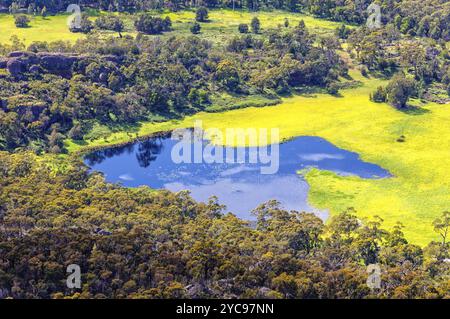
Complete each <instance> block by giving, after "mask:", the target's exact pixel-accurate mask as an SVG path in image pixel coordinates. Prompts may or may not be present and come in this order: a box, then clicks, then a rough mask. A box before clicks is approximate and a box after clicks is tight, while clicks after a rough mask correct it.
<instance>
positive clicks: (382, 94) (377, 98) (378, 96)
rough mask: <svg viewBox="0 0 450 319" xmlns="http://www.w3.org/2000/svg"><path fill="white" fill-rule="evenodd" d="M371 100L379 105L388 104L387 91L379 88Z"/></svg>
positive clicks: (371, 96)
mask: <svg viewBox="0 0 450 319" xmlns="http://www.w3.org/2000/svg"><path fill="white" fill-rule="evenodd" d="M370 100H371V101H373V102H377V103H382V102H386V90H385V89H384V88H383V87H382V86H379V87H378V88H377V90H376V91H375V92H373V94H371V95H370Z"/></svg>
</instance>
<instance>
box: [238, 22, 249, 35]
mask: <svg viewBox="0 0 450 319" xmlns="http://www.w3.org/2000/svg"><path fill="white" fill-rule="evenodd" d="M238 30H239V32H240V33H248V24H246V23H241V24H240V25H239V26H238Z"/></svg>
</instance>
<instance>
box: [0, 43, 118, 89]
mask: <svg viewBox="0 0 450 319" xmlns="http://www.w3.org/2000/svg"><path fill="white" fill-rule="evenodd" d="M91 58H92V57H91V56H89V55H77V54H74V53H49V52H38V53H33V52H27V51H15V52H11V53H10V54H9V55H8V57H7V58H0V68H7V69H8V71H9V73H10V74H11V75H12V76H14V77H20V76H22V74H23V73H28V72H31V73H35V74H36V73H41V72H42V73H43V72H47V73H52V74H56V75H60V76H64V77H70V76H71V74H72V69H73V66H74V64H75V63H76V62H78V61H80V60H85V59H91ZM102 59H103V60H106V61H109V62H112V63H114V64H117V63H120V61H121V58H120V57H117V56H114V55H105V56H102ZM102 81H104V82H106V81H107V74H104V75H103V79H102Z"/></svg>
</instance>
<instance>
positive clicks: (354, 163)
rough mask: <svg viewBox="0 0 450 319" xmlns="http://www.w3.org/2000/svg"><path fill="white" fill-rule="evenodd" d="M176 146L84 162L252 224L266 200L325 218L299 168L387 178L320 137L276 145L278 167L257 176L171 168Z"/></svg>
mask: <svg viewBox="0 0 450 319" xmlns="http://www.w3.org/2000/svg"><path fill="white" fill-rule="evenodd" d="M177 142H178V141H174V140H171V139H170V138H168V137H167V136H164V137H157V138H150V139H147V140H145V141H141V142H137V143H135V144H131V145H126V146H121V147H112V148H109V149H105V150H101V151H96V152H93V153H91V154H89V155H87V156H86V158H85V161H86V163H87V164H88V165H89V166H90V167H91V168H92V169H94V170H97V171H100V172H103V173H104V174H105V176H106V179H107V180H108V181H110V182H122V184H123V185H125V186H128V187H137V186H140V185H148V186H150V187H153V188H165V189H169V190H172V191H180V190H185V189H187V190H190V191H191V195H192V197H193V198H195V199H196V200H198V201H207V200H208V198H209V197H210V196H212V195H216V196H217V197H218V198H219V200H220V202H221V203H223V204H225V205H226V206H227V208H228V210H229V211H232V212H234V213H235V214H237V215H238V216H239V217H241V218H245V219H252V216H251V215H250V211H251V210H252V209H254V208H256V207H257V206H258V205H259V204H261V203H263V202H265V201H267V200H269V199H276V200H278V201H280V202H281V204H282V205H283V206H284V208H286V209H293V210H300V211H301V210H308V211H313V212H315V213H317V214H318V215H320V216H321V217H326V213H325V212H321V211H318V210H316V209H314V208H313V207H310V206H309V205H308V203H307V194H308V185H307V183H306V182H305V181H304V180H303V179H302V177H301V176H300V175H298V174H297V171H298V170H301V169H304V168H308V167H317V168H319V169H324V170H330V171H334V172H336V173H337V174H340V175H356V176H360V177H363V178H381V177H387V176H389V173H388V172H387V171H386V170H384V169H383V168H381V167H379V166H377V165H375V164H371V163H367V162H363V161H361V160H360V159H359V156H358V155H357V154H356V153H352V152H348V151H346V150H343V149H339V148H337V147H336V146H334V145H333V144H331V143H329V142H328V141H326V140H324V139H322V138H319V137H310V136H303V137H298V138H296V139H293V140H291V141H288V142H286V143H283V144H281V145H280V148H279V150H280V159H279V162H280V167H279V170H278V173H277V174H273V175H261V173H260V167H261V165H262V164H250V163H245V164H227V163H220V164H218V163H212V164H207V163H198V164H186V163H181V164H175V163H174V162H173V161H172V159H171V150H172V147H173V146H174V145H175V144H176V143H177ZM205 143H207V141H205ZM235 151H237V150H236V148H235ZM254 151H257V149H256V148H246V154H249V153H250V152H254ZM225 154H226V150H225V152H224V156H225Z"/></svg>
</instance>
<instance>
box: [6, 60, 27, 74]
mask: <svg viewBox="0 0 450 319" xmlns="http://www.w3.org/2000/svg"><path fill="white" fill-rule="evenodd" d="M6 68H7V69H8V71H9V73H10V74H11V75H12V76H13V77H20V75H21V74H22V73H24V72H27V70H28V61H26V60H22V59H20V58H12V59H9V60H8V62H7V63H6Z"/></svg>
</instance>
